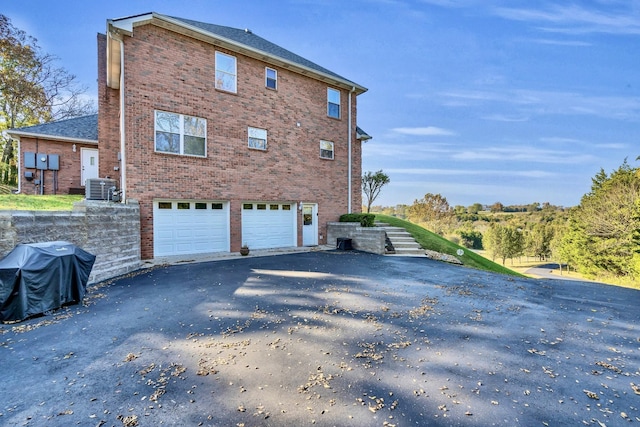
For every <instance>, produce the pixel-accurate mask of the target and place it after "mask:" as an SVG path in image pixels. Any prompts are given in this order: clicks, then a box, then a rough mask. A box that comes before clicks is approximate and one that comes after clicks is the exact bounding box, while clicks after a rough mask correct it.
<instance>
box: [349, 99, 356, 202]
mask: <svg viewBox="0 0 640 427" xmlns="http://www.w3.org/2000/svg"><path fill="white" fill-rule="evenodd" d="M355 91H356V87H355V86H353V87H352V88H351V91H350V92H349V172H348V176H349V178H348V179H349V186H348V187H349V203H348V204H347V213H351V212H352V208H351V199H352V196H353V194H352V193H353V190H352V188H351V187H352V185H351V173H352V172H351V168H352V164H351V163H352V160H351V130H352V127H353V125H352V123H351V122H352V120H353V118H352V117H351V97H352V96H353V93H354V92H355Z"/></svg>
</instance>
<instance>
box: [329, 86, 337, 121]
mask: <svg viewBox="0 0 640 427" xmlns="http://www.w3.org/2000/svg"><path fill="white" fill-rule="evenodd" d="M327 116H329V117H334V118H336V119H339V118H340V91H339V90H335V89H331V88H327Z"/></svg>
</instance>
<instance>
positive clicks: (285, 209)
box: [282, 205, 291, 211]
mask: <svg viewBox="0 0 640 427" xmlns="http://www.w3.org/2000/svg"><path fill="white" fill-rule="evenodd" d="M282 210H283V211H290V210H291V205H282Z"/></svg>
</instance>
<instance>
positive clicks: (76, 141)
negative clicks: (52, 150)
mask: <svg viewBox="0 0 640 427" xmlns="http://www.w3.org/2000/svg"><path fill="white" fill-rule="evenodd" d="M7 134H9V136H11V137H12V138H15V139H20V137H23V136H24V137H28V138H37V139H48V140H51V141H60V142H68V143H70V144H89V145H98V141H96V140H95V139H84V138H71V137H66V136H60V135H47V134H42V133H30V132H22V131H18V130H12V131H7Z"/></svg>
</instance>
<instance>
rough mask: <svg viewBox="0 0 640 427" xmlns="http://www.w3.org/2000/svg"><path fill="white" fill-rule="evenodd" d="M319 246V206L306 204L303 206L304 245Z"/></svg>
mask: <svg viewBox="0 0 640 427" xmlns="http://www.w3.org/2000/svg"><path fill="white" fill-rule="evenodd" d="M317 244H318V205H314V204H308V203H304V204H303V205H302V245H303V246H316V245H317Z"/></svg>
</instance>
